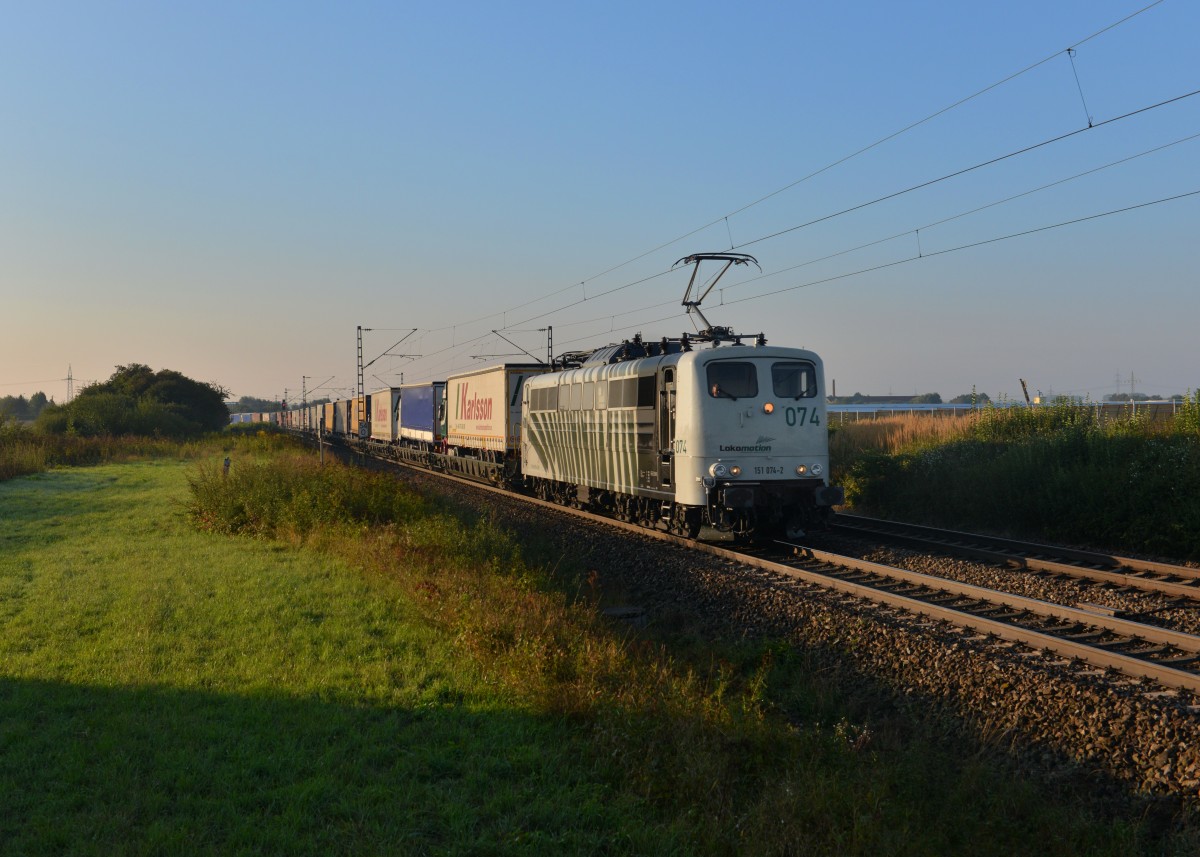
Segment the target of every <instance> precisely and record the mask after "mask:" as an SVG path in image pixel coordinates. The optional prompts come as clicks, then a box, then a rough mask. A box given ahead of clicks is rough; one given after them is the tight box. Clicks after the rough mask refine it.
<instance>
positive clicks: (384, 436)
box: [370, 387, 400, 443]
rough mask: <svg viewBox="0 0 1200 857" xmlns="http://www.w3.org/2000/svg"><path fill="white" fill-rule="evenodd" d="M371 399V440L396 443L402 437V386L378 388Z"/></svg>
mask: <svg viewBox="0 0 1200 857" xmlns="http://www.w3.org/2000/svg"><path fill="white" fill-rule="evenodd" d="M370 399H371V440H373V441H377V442H379V443H395V442H396V440H397V439H398V438H399V437H400V435H399V433H398V431H397V426H398V420H399V407H400V388H399V387H386V388H384V389H382V390H376V391H375V392H374V393H372V394H371V395H370Z"/></svg>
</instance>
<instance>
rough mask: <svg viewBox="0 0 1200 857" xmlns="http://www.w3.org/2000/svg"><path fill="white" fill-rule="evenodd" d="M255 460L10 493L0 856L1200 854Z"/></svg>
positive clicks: (468, 534) (90, 474)
mask: <svg viewBox="0 0 1200 857" xmlns="http://www.w3.org/2000/svg"><path fill="white" fill-rule="evenodd" d="M231 443H232V444H233V445H234V447H233V449H232V452H231V455H232V457H233V459H234V461H233V467H232V469H231V471H230V474H229V476H228V477H225V476H223V475H222V473H221V468H220V465H219V461H220V458H221V457H222V456H223V454H224V453H223V452H222V453H218V455H217V456H216V457H215V458H213V459H210V460H209V461H208V462H207V463H205V464H203V465H201V466H199V467H197V466H195V465H188V464H184V463H180V462H178V461H166V460H164V461H157V462H146V463H132V464H120V465H104V466H98V467H93V468H88V469H78V470H55V471H52V472H50V473H48V474H44V475H40V476H34V477H30V478H25V479H19V480H14V481H10V482H7V483H5V484H3V485H0V522H2V525H0V794H2V795H4V801H3V802H2V803H0V852H3V853H13V854H32V855H37V854H62V853H73V854H189V855H190V854H198V853H211V854H229V853H246V854H263V853H270V854H329V853H348V854H362V853H396V854H481V853H482V854H488V853H494V854H527V853H552V854H560V853H561V854H597V853H601V854H809V853H813V854H820V853H838V854H913V855H916V854H936V853H974V854H1042V853H1047V852H1050V853H1056V854H1076V853H1078V854H1112V855H1117V854H1129V853H1138V852H1144V853H1164V852H1165V853H1171V849H1172V848H1173V849H1174V850H1175V851H1176V852H1177V853H1187V852H1186V850H1185V849H1186V848H1187V845H1188V843H1189V842H1191V841H1192V840H1187V839H1182V840H1181V839H1172V838H1170V837H1166V838H1163V836H1162V835H1161V834H1162V832H1161V830H1157V831H1156V830H1154V829H1152V828H1150V827H1149V826H1147V825H1146V824H1144V823H1143V822H1142V821H1140V820H1139V819H1137V818H1127V819H1126V818H1121V817H1115V818H1112V817H1109V818H1105V817H1103V816H1102V815H1098V814H1097V813H1096V812H1095V811H1093V808H1092V807H1091V805H1090V804H1089V803H1088V801H1087V799H1086V797H1085V796H1079V795H1076V794H1074V793H1073V792H1072V791H1071V790H1070V789H1053V788H1047V787H1044V786H1040V785H1039V784H1038V783H1037V782H1036V780H1032V779H1029V778H1028V777H1024V776H1021V775H1018V774H1015V773H1014V771H1013V770H1011V769H1009V768H1007V767H1005V766H1004V765H1003V764H1000V765H997V762H996V756H997V754H995V753H993V752H990V751H988V750H987V749H986V748H980V747H974V748H972V747H971V746H970V745H969V744H968V745H966V746H965V747H964V745H963V744H962V743H961V742H960V741H959V740H958V739H957V738H953V739H946V740H943V737H942V736H941V735H940V730H942V729H943V728H944V724H942V722H941V721H940V720H939V718H936V717H931V718H930V719H929V720H928V721H925V720H923V719H922V718H921V717H918V718H915V719H910V718H907V717H906V716H904V715H903V714H902V713H897V712H896V711H894V710H891V709H889V708H888V707H887V706H885V705H882V704H880V703H879V702H878V700H876V699H875V698H874V697H873V696H872V695H871V694H863V695H858V689H859V688H860V687H861V686H862V685H863V684H864V683H865V681H866V680H865V679H864V678H862V677H856V676H854V675H852V674H849V673H847V672H845V671H841V670H834V671H832V672H831V671H830V670H829V668H828V666H827V662H825V661H822V660H821V659H819V658H815V659H814V655H813V653H806V652H803V651H796V650H794V649H792V648H791V647H789V646H786V645H784V644H781V643H777V642H772V641H760V642H744V641H742V642H738V641H727V642H721V641H715V642H714V641H711V640H705V641H697V642H694V643H692V644H690V645H688V644H686V643H684V642H682V641H681V638H680V637H679V636H678V635H676V636H674V637H672V638H662V639H653V638H639V637H633V636H631V635H629V634H628V633H626V632H623V631H622V630H621V629H620V628H613V627H612V626H611V625H609V624H608V623H606V622H604V621H603V620H601V619H600V618H599V617H598V616H597V615H596V612H595V610H594V604H593V602H592V600H591V598H590V596H589V597H573V596H571V595H568V594H566V593H575V592H584V593H586V592H587V588H586V585H585V584H584V583H582V582H581V581H580V580H579V579H578V577H576V575H578V574H581V573H582V572H583V571H584V569H583V568H582V567H579V566H575V565H573V564H572V563H571V562H570V561H560V560H562V558H561V557H554V556H552V555H551V554H550V553H549V549H548V548H547V547H546V546H544V545H540V544H538V543H536V542H531V543H525V544H521V543H518V541H517V539H516V537H515V536H514V535H513V534H512V533H511V532H508V531H507V530H505V529H504V527H503V526H500V525H498V523H497V522H492V521H488V520H479V519H477V518H475V517H473V516H471V515H470V514H469V513H466V512H463V511H461V510H457V509H454V508H453V507H449V506H446V505H445V504H444V503H442V502H440V501H438V500H436V499H435V498H430V497H423V496H419V495H415V494H413V493H411V492H409V491H406V490H403V489H402V488H398V487H397V486H396V484H395V481H394V480H393V479H392V478H391V477H387V476H383V475H378V474H367V473H362V472H359V471H352V470H349V469H347V468H342V467H338V466H334V465H330V466H327V467H326V468H324V469H323V470H322V469H319V468H316V467H314V466H312V464H311V458H309V459H306V458H304V457H302V456H296V455H294V454H291V453H289V452H286V451H280V449H279V447H280V446H281V445H282V444H281V443H280V442H279V441H277V440H273V439H270V438H265V437H255V438H251V439H249V440H245V439H243V440H237V441H232V442H231ZM189 483H190V487H189ZM268 488H269V489H270V490H267V489H268ZM351 488H357V489H359V490H357V492H351V491H350V489H351ZM352 493H353V494H354V496H353V498H352V497H351V494H352ZM328 497H342V498H344V499H346V500H347V501H348V502H340V501H339V502H328V501H327V500H326V499H325V498H328ZM193 523H199V524H200V525H202V526H203V527H205V528H207V529H208V530H210V531H219V533H214V532H202V531H197V530H196V529H195V528H194V527H193V526H192V524H193ZM224 532H242V533H250V534H254V535H255V536H257V537H256V538H244V537H243V538H231V537H229V536H227V535H225V534H224ZM964 749H965V750H966V751H967V752H966V755H964ZM1180 843H1182V844H1180Z"/></svg>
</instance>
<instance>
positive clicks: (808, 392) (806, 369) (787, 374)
mask: <svg viewBox="0 0 1200 857" xmlns="http://www.w3.org/2000/svg"><path fill="white" fill-rule="evenodd" d="M771 388H772V389H773V390H774V391H775V395H776V396H779V397H780V398H787V399H807V398H810V397H812V396H815V395H817V370H816V367H815V366H813V365H812V364H811V363H795V362H789V363H773V364H771Z"/></svg>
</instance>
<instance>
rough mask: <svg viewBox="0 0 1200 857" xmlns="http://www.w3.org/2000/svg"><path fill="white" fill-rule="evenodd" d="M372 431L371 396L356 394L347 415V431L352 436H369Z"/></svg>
mask: <svg viewBox="0 0 1200 857" xmlns="http://www.w3.org/2000/svg"><path fill="white" fill-rule="evenodd" d="M370 431H371V397H370V396H356V397H355V398H353V399H351V400H350V412H349V414H348V415H347V417H346V433H347V434H349V435H351V436H352V437H362V438H365V437H369V436H370Z"/></svg>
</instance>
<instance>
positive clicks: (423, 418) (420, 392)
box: [400, 381, 446, 446]
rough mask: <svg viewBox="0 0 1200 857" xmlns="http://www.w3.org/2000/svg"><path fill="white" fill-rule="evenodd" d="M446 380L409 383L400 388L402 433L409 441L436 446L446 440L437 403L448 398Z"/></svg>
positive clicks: (410, 442)
mask: <svg viewBox="0 0 1200 857" xmlns="http://www.w3.org/2000/svg"><path fill="white" fill-rule="evenodd" d="M445 391H446V382H445V381H433V382H432V383H428V384H406V385H405V386H403V387H401V388H400V437H401V438H402V439H403V440H404V442H406V443H409V444H414V443H415V444H429V445H431V446H437V445H439V444H440V443H441V441H442V440H444V439H445V438H444V436H443V432H442V431H440V430H439V428H440V425H444V422H445V421H444V419H443V420H440V421H439V419H438V407H439V405H441V404H442V401H443V400H444V398H445Z"/></svg>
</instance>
